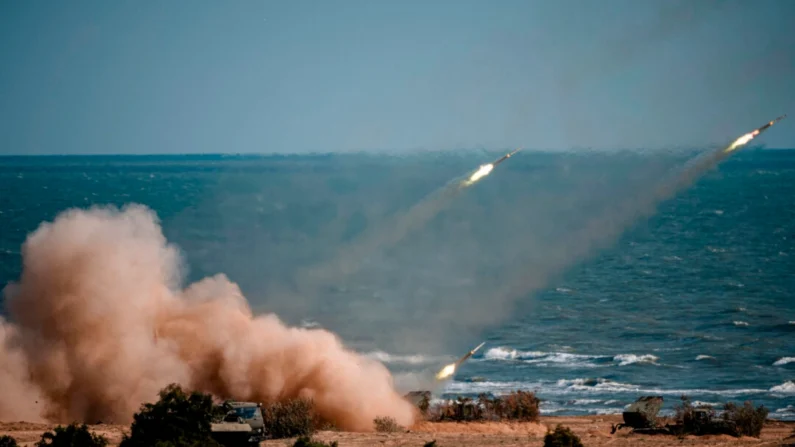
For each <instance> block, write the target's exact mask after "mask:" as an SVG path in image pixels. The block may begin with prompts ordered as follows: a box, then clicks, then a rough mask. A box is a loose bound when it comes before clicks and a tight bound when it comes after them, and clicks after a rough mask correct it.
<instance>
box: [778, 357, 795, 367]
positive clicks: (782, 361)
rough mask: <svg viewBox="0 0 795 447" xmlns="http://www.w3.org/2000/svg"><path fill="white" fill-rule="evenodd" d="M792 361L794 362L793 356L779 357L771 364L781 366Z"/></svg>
mask: <svg viewBox="0 0 795 447" xmlns="http://www.w3.org/2000/svg"><path fill="white" fill-rule="evenodd" d="M793 362H795V357H781V358H780V359H778V360H776V361H775V362H773V366H782V365H786V364H787V363H793Z"/></svg>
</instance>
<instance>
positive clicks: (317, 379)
mask: <svg viewBox="0 0 795 447" xmlns="http://www.w3.org/2000/svg"><path fill="white" fill-rule="evenodd" d="M22 255H23V271H22V275H21V279H20V281H19V282H18V283H13V284H10V285H9V286H8V287H7V288H6V289H5V290H4V293H5V298H6V305H7V307H8V311H9V314H10V315H11V317H12V318H11V319H12V321H13V323H11V322H5V321H0V343H2V344H1V345H0V388H2V389H3V393H0V417H2V418H4V419H8V418H15V419H26V420H31V419H33V420H35V419H39V418H44V419H47V420H51V421H64V422H65V421H72V420H79V421H85V422H97V421H104V422H116V423H126V422H129V421H130V420H131V419H132V415H133V413H134V412H135V411H137V410H138V408H139V406H140V405H141V404H142V403H144V402H151V401H153V400H154V399H156V397H157V392H158V391H159V390H160V389H161V388H163V387H164V386H166V385H167V384H169V383H172V382H177V383H179V384H181V385H183V386H186V387H189V388H191V389H197V390H201V391H204V392H210V393H213V394H214V395H216V396H219V397H224V398H233V399H238V400H251V401H258V402H264V403H268V402H273V401H283V400H287V399H291V398H296V397H306V398H311V399H313V400H314V402H315V405H316V408H317V411H318V412H319V414H320V416H321V417H323V418H325V419H327V420H330V421H333V422H334V423H336V424H337V425H338V426H339V427H340V428H342V429H346V430H355V431H369V430H372V429H373V428H372V424H373V423H372V421H373V419H374V418H375V417H379V416H390V417H393V418H394V419H395V420H396V421H397V422H398V423H400V424H402V425H410V424H411V423H413V417H414V413H413V407H412V406H411V404H410V403H408V402H407V401H405V400H404V399H402V398H401V397H400V395H399V394H397V392H396V391H395V389H394V388H393V383H392V377H391V375H390V373H389V372H388V370H387V369H386V368H385V367H384V366H383V365H382V364H381V363H379V362H377V361H374V360H370V359H367V358H364V357H361V356H359V355H357V354H356V353H354V352H352V351H350V350H348V349H346V348H345V347H344V346H343V344H342V343H341V341H340V339H339V338H338V337H337V336H336V335H334V334H332V333H330V332H328V331H325V330H316V329H313V330H310V329H301V328H292V327H287V326H286V325H284V324H283V323H282V322H281V321H280V320H279V318H278V317H277V316H275V315H273V314H265V315H258V316H255V315H253V314H252V312H251V310H250V308H249V305H248V303H247V301H246V299H245V298H244V297H243V295H242V293H241V291H240V289H239V288H238V286H237V285H236V284H234V283H232V282H230V281H229V279H228V278H227V277H226V276H225V275H223V274H219V275H216V276H213V277H209V278H205V279H203V280H201V281H198V282H196V283H194V284H191V285H190V286H188V287H187V288H185V289H181V288H180V286H181V282H182V281H181V280H182V278H183V276H184V269H183V263H182V260H181V256H180V253H179V251H178V249H177V248H176V247H174V246H173V245H170V244H168V243H167V241H166V239H165V237H164V236H163V234H162V232H161V228H160V224H159V221H158V218H157V216H156V215H155V214H154V213H153V212H152V211H151V210H150V209H148V208H146V207H144V206H140V205H129V206H125V207H124V208H122V209H116V208H100V207H95V208H91V209H87V210H82V209H72V210H68V211H65V212H63V213H61V214H60V215H58V216H57V217H56V218H55V220H54V221H53V222H47V223H43V224H41V226H40V227H39V228H38V229H37V230H36V231H35V232H33V233H32V234H30V235H29V237H28V239H27V241H26V242H25V244H24V245H23V253H22ZM37 402H38V404H40V406H37Z"/></svg>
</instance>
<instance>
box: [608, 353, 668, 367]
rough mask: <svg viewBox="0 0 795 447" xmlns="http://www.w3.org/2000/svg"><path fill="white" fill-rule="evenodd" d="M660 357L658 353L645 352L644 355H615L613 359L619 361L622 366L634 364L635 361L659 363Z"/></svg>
mask: <svg viewBox="0 0 795 447" xmlns="http://www.w3.org/2000/svg"><path fill="white" fill-rule="evenodd" d="M659 359H660V358H659V357H657V356H656V355H651V354H644V355H635V354H619V355H617V356H615V357H613V360H614V361H616V362H618V364H619V365H620V366H626V365H632V364H635V363H652V364H655V365H656V364H657V360H659Z"/></svg>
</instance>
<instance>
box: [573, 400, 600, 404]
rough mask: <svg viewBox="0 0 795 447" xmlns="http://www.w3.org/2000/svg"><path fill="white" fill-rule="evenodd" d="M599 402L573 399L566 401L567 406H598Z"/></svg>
mask: <svg viewBox="0 0 795 447" xmlns="http://www.w3.org/2000/svg"><path fill="white" fill-rule="evenodd" d="M601 401H602V400H601V399H574V400H570V401H568V402H567V403H568V404H569V405H593V404H598V403H599V402H601Z"/></svg>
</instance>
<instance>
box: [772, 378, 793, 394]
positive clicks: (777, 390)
mask: <svg viewBox="0 0 795 447" xmlns="http://www.w3.org/2000/svg"><path fill="white" fill-rule="evenodd" d="M770 392H771V393H774V394H795V382H793V381H792V380H788V381H786V382H784V383H782V384H781V385H776V386H774V387H772V388H770Z"/></svg>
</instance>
